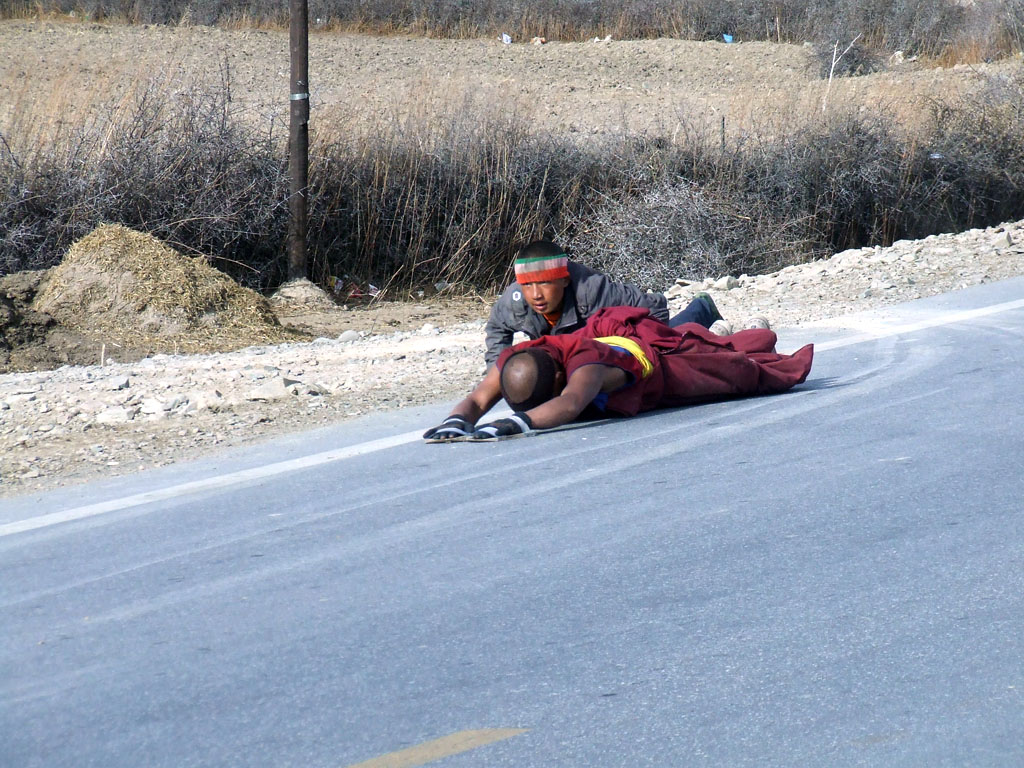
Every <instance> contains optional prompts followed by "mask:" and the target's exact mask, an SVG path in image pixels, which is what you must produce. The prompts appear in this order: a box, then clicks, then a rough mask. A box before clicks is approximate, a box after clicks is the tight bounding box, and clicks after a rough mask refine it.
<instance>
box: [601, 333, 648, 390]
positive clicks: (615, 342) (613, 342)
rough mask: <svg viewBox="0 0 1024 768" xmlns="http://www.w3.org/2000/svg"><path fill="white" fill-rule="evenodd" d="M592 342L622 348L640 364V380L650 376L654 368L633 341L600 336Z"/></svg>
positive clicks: (624, 338) (621, 337)
mask: <svg viewBox="0 0 1024 768" xmlns="http://www.w3.org/2000/svg"><path fill="white" fill-rule="evenodd" d="M594 341H600V342H601V343H602V344H607V345H608V346H610V347H622V348H623V349H624V350H626V351H627V352H629V354H631V355H632V356H633V357H635V358H636V359H637V362H639V363H640V369H641V376H640V378H642V379H646V378H647V377H648V376H650V375H651V372H652V371H653V370H654V366H653V365H651V361H650V360H648V359H647V355H645V354H644V351H643V349H641V348H640V345H639V344H637V343H636V342H635V341H633V339H627V338H626V337H625V336H602V337H601V338H600V339H594Z"/></svg>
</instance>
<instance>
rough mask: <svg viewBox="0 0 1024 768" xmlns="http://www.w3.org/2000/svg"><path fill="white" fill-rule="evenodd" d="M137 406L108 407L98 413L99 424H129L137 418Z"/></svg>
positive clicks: (97, 421) (97, 420)
mask: <svg viewBox="0 0 1024 768" xmlns="http://www.w3.org/2000/svg"><path fill="white" fill-rule="evenodd" d="M136 413H138V409H137V408H107V409H106V410H105V411H100V412H99V413H97V414H96V419H95V420H96V423H97V424H127V423H128V422H129V421H131V420H132V419H134V418H135V414H136Z"/></svg>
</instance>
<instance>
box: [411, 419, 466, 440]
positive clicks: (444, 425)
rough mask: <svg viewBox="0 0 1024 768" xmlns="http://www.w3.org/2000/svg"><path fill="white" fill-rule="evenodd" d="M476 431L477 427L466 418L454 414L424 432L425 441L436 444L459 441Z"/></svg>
mask: <svg viewBox="0 0 1024 768" xmlns="http://www.w3.org/2000/svg"><path fill="white" fill-rule="evenodd" d="M474 429H475V427H474V426H473V423H472V422H470V421H468V420H467V419H466V418H465V417H464V416H460V415H459V414H457V413H453V414H452V415H451V416H449V417H448V418H447V419H445V420H444V421H442V422H441V423H440V424H438V425H437V426H436V427H432V428H431V429H428V430H427V431H426V432H424V433H423V439H424V440H433V441H435V442H443V441H448V440H457V439H459V438H461V437H468V436H469V435H470V434H472V432H473V430H474Z"/></svg>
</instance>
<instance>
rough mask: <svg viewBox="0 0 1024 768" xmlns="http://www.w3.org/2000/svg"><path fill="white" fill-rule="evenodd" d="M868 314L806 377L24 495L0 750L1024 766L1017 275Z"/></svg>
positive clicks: (178, 762) (304, 760) (377, 423)
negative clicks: (736, 391) (735, 395)
mask: <svg viewBox="0 0 1024 768" xmlns="http://www.w3.org/2000/svg"><path fill="white" fill-rule="evenodd" d="M854 324H855V325H858V326H859V329H854V330H850V329H846V330H833V331H826V330H821V329H819V330H816V331H811V330H807V329H805V330H801V331H799V332H797V331H788V332H785V331H784V332H782V333H781V334H780V337H781V343H780V348H781V349H783V350H784V351H785V350H788V349H794V348H795V347H796V346H798V345H799V344H802V343H804V342H805V341H807V340H814V341H816V342H817V343H818V345H819V346H818V351H817V354H816V359H815V364H814V369H813V371H812V373H811V376H810V378H809V379H808V381H807V383H805V384H804V385H803V386H801V387H800V388H798V389H796V390H794V391H792V392H790V393H787V394H784V395H779V396H774V397H765V398H756V399H749V400H739V401H732V402H725V403H717V404H711V405H706V406H701V407H696V408H688V409H679V410H673V411H664V412H658V413H655V414H648V415H644V416H642V417H639V418H636V419H632V420H622V421H615V422H605V423H600V424H595V425H590V426H586V427H582V428H577V429H571V430H565V431H560V432H553V433H549V434H544V435H540V436H537V437H530V438H525V439H519V440H511V441H506V442H501V443H490V444H454V445H424V444H422V443H421V442H419V441H418V440H415V439H414V435H415V434H416V433H418V432H419V431H421V430H422V429H423V428H425V427H427V426H430V425H431V424H432V423H435V422H436V421H438V420H439V417H441V416H443V415H444V414H445V413H446V412H447V411H446V406H445V405H443V404H442V405H438V406H436V407H435V408H431V409H414V410H409V411H405V412H398V413H393V414H387V415H382V416H379V417H376V418H372V419H366V420H363V421H361V422H358V423H349V424H345V425H342V426H340V427H338V428H336V429H333V430H322V431H319V432H315V433H310V434H306V435H301V436H296V437H294V438H291V439H289V440H283V441H279V442H276V443H274V444H268V445H257V446H253V447H252V448H251V449H250V450H249V451H247V452H245V453H235V454H225V455H224V456H223V457H222V458H220V459H218V460H217V461H207V462H203V463H201V464H193V465H182V466H179V467H175V468H171V469H167V468H165V469H163V470H160V471H154V472H150V473H146V474H142V475H137V476H134V477H131V478H122V479H118V480H111V481H109V482H106V483H99V484H94V485H90V486H86V487H84V488H79V489H75V490H73V491H62V492H57V493H52V494H47V495H43V496H36V497H31V498H23V499H14V500H5V501H4V502H2V507H0V571H2V579H0V628H2V633H0V765H2V766H5V767H6V766H11V767H14V766H18V767H19V768H31V767H34V766H47V767H51V766H52V767H56V766H69V767H72V766H73V767H74V768H83V767H84V766H103V767H104V768H114V767H116V766H131V767H132V768H137V767H138V766H154V767H155V766H168V767H173V768H185V767H186V766H275V767H277V766H304V767H309V768H319V767H320V766H324V767H328V766H330V767H331V768H334V767H338V768H343V767H344V766H349V765H352V764H357V763H365V765H366V766H373V767H374V768H381V767H382V766H390V767H391V768H396V767H399V766H406V765H420V764H424V763H426V762H428V761H433V760H435V758H436V762H430V763H429V764H431V765H437V766H446V767H449V768H454V767H456V766H517V767H521V766H705V765H707V766H747V765H749V766H798V765H814V766H817V765H828V766H852V765H858V766H859V765H864V766H922V765H927V766H1010V765H1022V764H1024V567H1022V566H1024V514H1022V512H1024V436H1022V427H1024V419H1022V414H1024V406H1022V395H1024V386H1022V383H1021V382H1022V373H1021V372H1022V370H1024V280H1022V279H1018V280H1011V281H1005V282H1002V283H996V284H992V285H986V286H979V287H977V288H973V289H968V290H965V291H962V292H959V293H957V294H950V295H947V296H943V297H936V298H934V299H929V300H923V301H919V302H914V303H911V304H907V305H902V306H900V307H898V308H895V309H893V310H888V311H886V312H884V313H875V314H869V315H863V316H859V317H857V318H854ZM492 729H496V730H492ZM505 729H507V730H505Z"/></svg>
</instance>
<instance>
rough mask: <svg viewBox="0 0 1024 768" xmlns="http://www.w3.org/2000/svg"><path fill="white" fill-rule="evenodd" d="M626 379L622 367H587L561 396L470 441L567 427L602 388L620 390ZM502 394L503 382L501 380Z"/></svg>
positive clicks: (478, 431)
mask: <svg viewBox="0 0 1024 768" xmlns="http://www.w3.org/2000/svg"><path fill="white" fill-rule="evenodd" d="M625 380H626V374H625V372H624V371H622V370H621V369H619V368H615V367H612V366H607V365H585V366H583V367H582V368H577V369H576V370H575V371H573V374H572V376H571V377H570V378H569V383H568V384H566V386H565V389H563V390H562V393H561V394H560V395H558V396H556V397H553V398H551V399H550V400H548V401H547V402H546V403H541V404H540V405H538V406H537V407H536V408H531V409H530V410H528V411H526V412H525V413H522V412H518V413H514V414H512V416H509V417H507V418H504V419H498V420H497V421H492V422H491V423H490V424H483V425H481V426H479V427H477V428H476V431H475V432H473V434H472V436H471V438H470V439H471V440H494V439H496V438H501V437H513V436H515V435H521V434H524V433H526V432H530V431H531V430H534V429H551V428H552V427H560V426H562V425H563V424H568V423H569V422H570V421H572V420H573V419H575V418H576V417H577V416H579V415H580V414H581V413H583V409H584V408H586V407H587V405H589V404H590V403H591V402H593V400H594V398H595V397H597V395H598V393H599V392H601V391H602V390H603V389H608V390H610V389H617V388H618V387H619V386H621V385H622V384H623V383H624V382H625ZM499 395H500V380H499Z"/></svg>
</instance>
